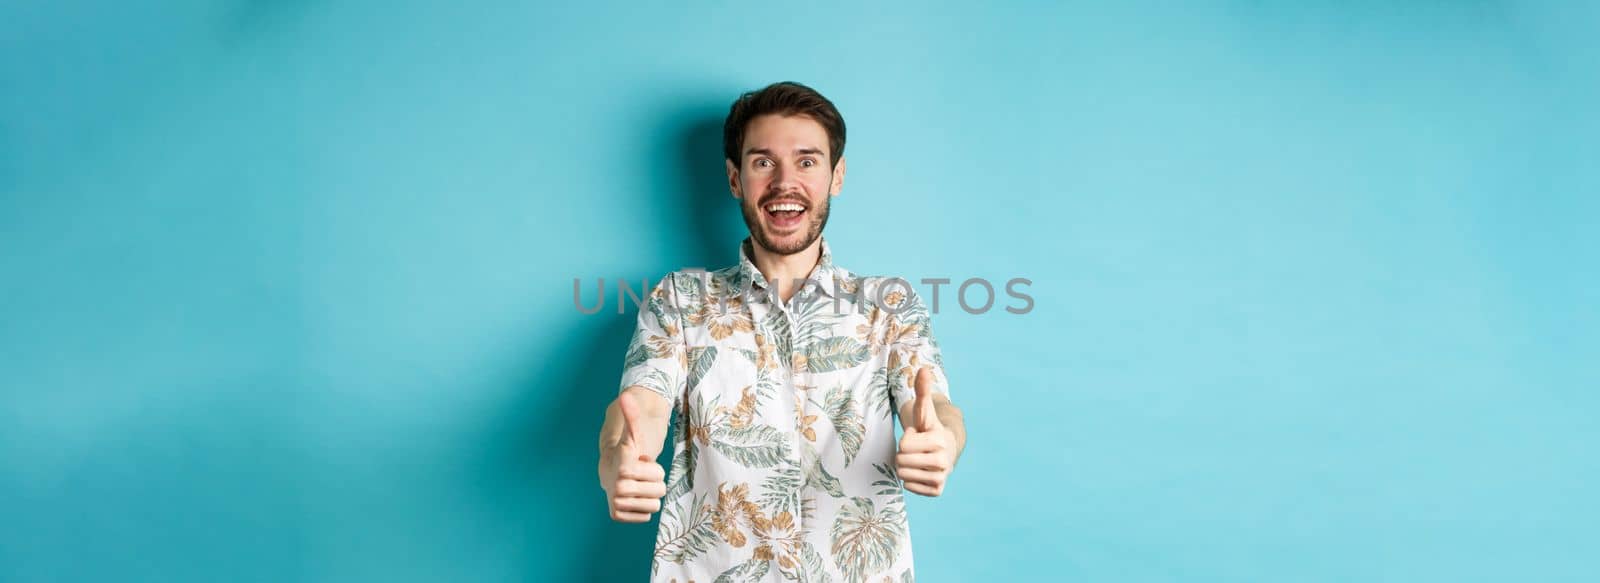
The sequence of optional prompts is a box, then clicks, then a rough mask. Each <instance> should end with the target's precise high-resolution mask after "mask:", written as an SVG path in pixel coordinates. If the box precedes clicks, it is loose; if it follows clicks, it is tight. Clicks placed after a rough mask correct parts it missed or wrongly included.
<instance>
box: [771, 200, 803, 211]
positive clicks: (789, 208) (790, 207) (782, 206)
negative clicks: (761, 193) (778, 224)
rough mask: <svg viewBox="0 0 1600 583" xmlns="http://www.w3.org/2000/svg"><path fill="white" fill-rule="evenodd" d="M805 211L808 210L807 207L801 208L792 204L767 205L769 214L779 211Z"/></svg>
mask: <svg viewBox="0 0 1600 583" xmlns="http://www.w3.org/2000/svg"><path fill="white" fill-rule="evenodd" d="M803 210H806V207H803V206H800V205H798V204H794V203H792V202H783V203H778V204H769V205H767V212H770V213H775V212H778V211H803Z"/></svg>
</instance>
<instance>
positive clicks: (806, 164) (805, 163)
mask: <svg viewBox="0 0 1600 583" xmlns="http://www.w3.org/2000/svg"><path fill="white" fill-rule="evenodd" d="M816 165H817V161H816V160H813V159H811V158H806V159H804V160H801V161H800V166H802V167H805V168H810V167H812V166H816Z"/></svg>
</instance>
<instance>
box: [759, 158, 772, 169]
mask: <svg viewBox="0 0 1600 583" xmlns="http://www.w3.org/2000/svg"><path fill="white" fill-rule="evenodd" d="M770 166H772V160H768V159H766V158H761V159H759V160H756V167H758V168H767V167H770Z"/></svg>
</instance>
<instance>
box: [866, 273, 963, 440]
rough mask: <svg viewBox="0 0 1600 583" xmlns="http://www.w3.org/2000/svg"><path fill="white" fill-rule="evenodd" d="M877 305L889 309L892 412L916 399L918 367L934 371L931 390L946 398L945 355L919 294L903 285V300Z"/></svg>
mask: <svg viewBox="0 0 1600 583" xmlns="http://www.w3.org/2000/svg"><path fill="white" fill-rule="evenodd" d="M891 298H892V296H891ZM880 309H884V310H888V311H889V313H890V324H891V325H890V329H889V331H888V333H889V336H890V338H891V339H890V341H889V342H888V349H889V356H888V379H889V395H890V396H891V397H892V398H893V399H894V410H895V413H897V414H898V413H899V412H900V408H901V407H902V406H904V405H905V404H906V403H910V402H912V401H913V400H915V399H916V397H917V391H916V384H915V383H916V381H917V370H918V369H921V368H924V367H925V368H928V369H929V371H930V372H931V373H932V374H933V392H934V393H935V394H939V395H944V396H945V397H946V398H949V396H950V383H949V380H948V379H947V378H946V377H945V373H944V359H943V357H941V356H940V354H939V343H938V341H936V340H935V339H934V337H933V318H932V317H931V314H929V312H928V306H927V305H926V304H924V303H923V301H922V297H921V296H918V295H917V292H916V290H914V289H910V286H906V293H905V298H904V300H903V303H898V304H897V303H895V302H892V301H886V302H885V305H884V306H883V307H881V308H880Z"/></svg>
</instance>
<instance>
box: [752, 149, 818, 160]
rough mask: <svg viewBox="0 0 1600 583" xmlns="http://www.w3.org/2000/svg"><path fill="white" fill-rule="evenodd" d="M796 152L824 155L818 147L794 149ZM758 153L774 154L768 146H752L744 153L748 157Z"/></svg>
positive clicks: (764, 154)
mask: <svg viewBox="0 0 1600 583" xmlns="http://www.w3.org/2000/svg"><path fill="white" fill-rule="evenodd" d="M794 153H796V154H800V155H805V154H816V155H819V156H820V155H822V150H820V149H817V148H797V149H796V150H795V151H794ZM756 154H760V155H763V156H771V155H773V154H772V150H768V149H766V148H751V149H749V150H746V151H745V153H744V155H745V157H746V158H748V157H750V156H753V155H756Z"/></svg>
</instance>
